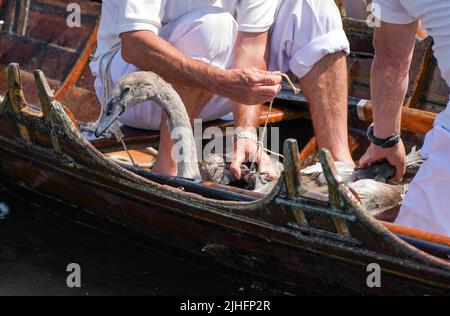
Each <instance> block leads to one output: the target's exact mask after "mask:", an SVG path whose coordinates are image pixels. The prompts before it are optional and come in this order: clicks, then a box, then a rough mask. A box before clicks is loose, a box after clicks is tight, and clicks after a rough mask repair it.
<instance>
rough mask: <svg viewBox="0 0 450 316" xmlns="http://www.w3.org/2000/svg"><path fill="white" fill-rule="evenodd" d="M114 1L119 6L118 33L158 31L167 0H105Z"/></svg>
mask: <svg viewBox="0 0 450 316" xmlns="http://www.w3.org/2000/svg"><path fill="white" fill-rule="evenodd" d="M105 1H114V2H116V5H117V7H118V8H119V12H118V23H119V25H117V27H118V30H119V34H121V33H125V32H131V31H145V30H147V31H152V32H154V33H156V34H158V33H159V31H160V29H161V27H162V22H161V21H162V17H163V16H164V8H165V4H166V1H167V0H126V1H125V0H105Z"/></svg>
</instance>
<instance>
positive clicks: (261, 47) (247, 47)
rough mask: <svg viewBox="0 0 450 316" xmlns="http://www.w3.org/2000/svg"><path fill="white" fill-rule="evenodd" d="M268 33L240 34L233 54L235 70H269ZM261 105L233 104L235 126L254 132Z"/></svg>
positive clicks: (257, 123)
mask: <svg viewBox="0 0 450 316" xmlns="http://www.w3.org/2000/svg"><path fill="white" fill-rule="evenodd" d="M268 37H269V35H268V33H267V32H266V33H259V34H252V33H242V32H241V33H239V35H238V38H237V41H236V46H235V50H234V53H233V67H234V68H252V67H254V68H258V69H261V70H267V68H268V59H269V58H268V56H269V54H268ZM260 110H261V105H259V104H258V105H244V104H241V103H233V113H234V118H235V126H236V127H237V128H239V129H245V130H252V129H256V128H257V127H258V125H259V114H260Z"/></svg>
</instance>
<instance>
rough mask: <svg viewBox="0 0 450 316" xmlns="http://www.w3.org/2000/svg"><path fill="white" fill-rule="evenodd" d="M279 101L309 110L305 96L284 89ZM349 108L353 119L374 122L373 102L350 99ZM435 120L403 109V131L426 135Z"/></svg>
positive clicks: (425, 114)
mask: <svg viewBox="0 0 450 316" xmlns="http://www.w3.org/2000/svg"><path fill="white" fill-rule="evenodd" d="M277 99H278V100H284V101H289V102H292V103H294V104H295V105H298V106H300V109H302V110H305V109H306V108H309V102H308V101H307V100H306V98H305V96H304V95H303V94H298V95H294V94H293V93H291V92H290V91H287V90H285V89H283V90H282V91H281V92H280V94H279V95H278V96H277ZM348 107H349V113H350V116H351V117H354V118H358V119H360V120H362V121H365V122H372V121H373V112H372V108H373V106H372V101H371V100H366V99H360V98H355V97H349V99H348ZM435 118H436V113H432V112H427V111H422V110H417V109H412V108H406V107H403V108H402V129H403V130H405V131H408V132H412V133H420V134H425V133H427V132H429V131H430V130H431V129H432V128H433V123H434V120H435Z"/></svg>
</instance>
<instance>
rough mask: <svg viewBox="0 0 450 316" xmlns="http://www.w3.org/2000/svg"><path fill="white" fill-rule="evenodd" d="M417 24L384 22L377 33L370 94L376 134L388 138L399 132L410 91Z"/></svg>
mask: <svg viewBox="0 0 450 316" xmlns="http://www.w3.org/2000/svg"><path fill="white" fill-rule="evenodd" d="M416 29H417V23H411V24H408V25H396V24H388V23H384V22H383V23H382V27H381V28H377V29H376V30H375V38H374V46H375V58H374V62H373V65H372V75H371V94H372V101H373V104H374V106H373V111H374V122H375V128H374V134H375V136H376V137H378V138H388V137H391V136H393V135H395V134H399V133H400V128H401V126H400V124H401V108H402V106H403V102H404V99H405V95H406V92H407V90H408V81H409V80H408V79H409V68H410V65H411V60H412V55H413V51H414V44H415V34H416Z"/></svg>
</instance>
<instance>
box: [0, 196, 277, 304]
mask: <svg viewBox="0 0 450 316" xmlns="http://www.w3.org/2000/svg"><path fill="white" fill-rule="evenodd" d="M70 263H77V264H79V265H80V266H81V272H82V273H81V274H82V288H81V289H69V288H68V287H67V284H66V278H67V276H68V274H69V273H68V272H66V268H67V266H68V264H70ZM249 284H251V283H248V282H247V281H246V282H244V281H242V282H239V281H236V280H235V279H234V278H233V279H230V278H228V277H225V276H223V275H222V274H220V273H218V272H215V271H212V270H210V269H208V268H205V267H199V266H196V265H192V264H190V263H187V262H185V261H184V260H181V259H176V258H175V257H173V256H171V255H167V254H164V253H162V252H161V251H159V250H152V249H148V248H143V247H141V246H139V245H138V244H136V243H133V242H129V241H127V240H124V239H122V238H119V237H116V236H113V235H110V234H106V233H103V232H101V231H97V230H93V229H91V228H88V227H86V226H82V225H79V224H75V223H73V222H71V221H68V220H66V219H64V218H62V217H60V216H57V215H55V214H54V213H53V212H52V211H50V210H48V209H46V208H43V207H39V206H37V205H35V204H33V203H31V202H29V201H25V200H22V199H20V198H18V197H16V196H13V195H12V194H10V193H8V192H7V191H6V190H5V189H4V188H2V187H0V296H1V295H270V294H274V292H273V291H269V290H263V289H261V288H260V287H255V286H252V285H249Z"/></svg>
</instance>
